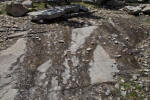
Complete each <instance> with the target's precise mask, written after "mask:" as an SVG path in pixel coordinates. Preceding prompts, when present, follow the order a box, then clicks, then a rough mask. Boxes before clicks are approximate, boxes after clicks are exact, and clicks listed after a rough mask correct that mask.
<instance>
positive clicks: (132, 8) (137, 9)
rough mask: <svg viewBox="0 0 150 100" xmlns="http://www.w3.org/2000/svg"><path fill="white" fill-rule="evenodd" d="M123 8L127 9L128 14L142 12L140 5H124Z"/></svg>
mask: <svg viewBox="0 0 150 100" xmlns="http://www.w3.org/2000/svg"><path fill="white" fill-rule="evenodd" d="M124 10H125V11H127V12H128V13H129V14H132V15H138V14H139V13H140V12H142V7H141V6H126V7H124Z"/></svg>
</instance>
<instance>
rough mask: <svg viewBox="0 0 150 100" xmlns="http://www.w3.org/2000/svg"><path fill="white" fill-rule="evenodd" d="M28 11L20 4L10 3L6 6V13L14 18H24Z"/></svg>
mask: <svg viewBox="0 0 150 100" xmlns="http://www.w3.org/2000/svg"><path fill="white" fill-rule="evenodd" d="M28 11H29V10H28V8H26V7H25V6H24V5H22V4H20V3H18V2H9V3H8V4H7V6H6V12H7V13H8V14H10V15H12V16H14V17H20V16H23V15H25V14H27V12H28Z"/></svg>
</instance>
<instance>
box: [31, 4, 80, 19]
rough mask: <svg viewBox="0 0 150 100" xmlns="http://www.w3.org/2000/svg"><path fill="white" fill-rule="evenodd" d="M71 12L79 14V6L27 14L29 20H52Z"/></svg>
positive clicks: (54, 8) (52, 8)
mask: <svg viewBox="0 0 150 100" xmlns="http://www.w3.org/2000/svg"><path fill="white" fill-rule="evenodd" d="M71 12H79V6H78V5H69V6H59V7H51V8H50V9H47V10H42V11H35V12H31V13H29V18H30V19H31V20H42V19H53V18H58V17H61V16H63V15H65V14H66V13H71Z"/></svg>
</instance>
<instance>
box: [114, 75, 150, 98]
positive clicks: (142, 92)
mask: <svg viewBox="0 0 150 100" xmlns="http://www.w3.org/2000/svg"><path fill="white" fill-rule="evenodd" d="M122 80H124V82H123V81H122ZM118 83H119V87H120V88H119V89H118V90H115V91H113V92H112V94H113V95H115V94H117V97H120V98H122V99H127V100H143V99H144V98H147V99H148V100H150V96H149V95H150V93H149V92H148V91H146V87H145V86H144V85H140V83H138V82H137V81H131V80H129V79H127V78H123V77H119V79H118ZM122 91H126V95H125V96H123V95H122Z"/></svg>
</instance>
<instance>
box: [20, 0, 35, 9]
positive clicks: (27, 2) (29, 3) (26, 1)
mask: <svg viewBox="0 0 150 100" xmlns="http://www.w3.org/2000/svg"><path fill="white" fill-rule="evenodd" d="M22 4H23V5H24V6H25V7H27V8H32V7H33V1H30V0H25V1H23V2H22Z"/></svg>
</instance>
